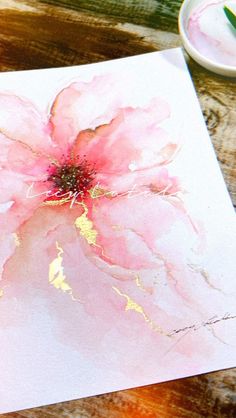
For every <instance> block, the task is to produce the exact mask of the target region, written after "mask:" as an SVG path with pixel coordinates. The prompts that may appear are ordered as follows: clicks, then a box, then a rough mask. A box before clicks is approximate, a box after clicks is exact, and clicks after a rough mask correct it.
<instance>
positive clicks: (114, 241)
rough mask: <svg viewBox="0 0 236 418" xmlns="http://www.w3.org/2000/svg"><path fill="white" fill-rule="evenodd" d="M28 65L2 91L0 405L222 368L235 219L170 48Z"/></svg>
mask: <svg viewBox="0 0 236 418" xmlns="http://www.w3.org/2000/svg"><path fill="white" fill-rule="evenodd" d="M132 60H133V63H135V64H136V65H137V74H136V75H135V76H134V75H133V71H131V68H130V64H132ZM153 65H156V66H157V69H158V68H159V70H161V72H160V74H162V77H160V74H159V75H158V72H156V73H155V71H154V73H153V75H152V77H151V80H150V81H148V78H149V75H150V69H151V68H152V66H153ZM168 71H169V72H168ZM173 72H174V74H175V76H176V77H177V78H179V87H178V86H176V84H175V86H174V87H173V85H170V81H169V80H170V79H171V74H173ZM29 73H30V76H29V78H30V80H31V81H30V82H29V81H28V84H27V83H25V84H24V83H23V82H22V80H23V81H24V80H25V81H26V77H27V73H26V72H23V73H18V74H17V73H15V74H5V75H4V74H3V75H2V83H3V84H4V86H5V85H7V88H4V89H3V88H1V84H0V88H1V89H0V90H1V91H0V105H1V106H0V108H1V111H0V141H1V142H0V190H1V194H0V231H1V232H0V233H1V236H0V272H1V280H0V315H1V324H0V338H1V344H0V345H1V349H0V352H1V356H2V358H3V359H4V361H3V365H2V366H1V383H0V409H1V412H5V411H10V410H14V409H20V408H24V407H29V406H36V405H41V404H45V403H52V402H57V401H62V400H66V399H72V398H76V397H77V398H78V397H82V396H88V395H93V394H98V393H103V392H106V391H112V390H117V389H123V388H127V387H132V386H138V385H144V384H148V383H154V382H158V381H164V380H169V379H172V378H177V377H183V376H188V375H192V374H196V373H201V372H204V371H210V370H215V369H217V368H222V367H231V366H233V363H235V344H236V335H235V319H236V310H235V306H236V305H235V296H236V292H235V291H236V289H235V283H234V280H233V279H234V271H233V254H234V253H235V234H234V231H235V230H234V226H235V216H234V212H233V208H232V205H231V203H230V199H229V197H228V195H227V192H226V189H225V186H224V182H223V180H222V176H221V173H220V171H219V168H218V166H217V163H216V161H215V157H214V153H213V151H212V149H211V146H210V141H209V138H208V137H207V132H206V128H205V126H204V122H203V120H202V118H201V112H200V109H199V107H198V103H197V100H196V97H195V95H194V90H193V87H192V85H191V82H190V80H189V75H188V72H187V70H186V67H185V64H184V61H183V58H182V54H181V52H180V50H178V49H177V50H172V51H168V52H166V53H154V54H147V55H145V56H140V57H134V58H128V59H124V60H117V61H116V62H110V63H109V62H107V63H102V64H96V65H92V66H84V67H76V68H71V69H58V70H42V71H37V72H29ZM165 73H166V76H165V79H166V82H164V83H163V79H164V74H165ZM4 77H5V78H4ZM37 77H39V78H40V77H43V79H44V80H46V79H47V80H48V81H47V83H48V84H50V83H51V88H49V89H48V87H47V85H46V86H44V88H43V92H45V93H42V94H41V95H40V93H39V91H40V90H39V89H40V88H41V86H40V85H39V80H37ZM168 77H169V79H168ZM13 78H14V80H16V81H15V83H16V84H15V87H14V83H13V84H12V80H13ZM140 80H142V82H140ZM172 84H173V83H172ZM177 84H178V83H177ZM19 85H20V87H19ZM26 85H28V88H27V86H26ZM181 85H182V86H185V89H186V91H187V93H186V98H184V99H183V98H182V92H181ZM17 86H18V87H17ZM153 86H155V87H153ZM167 86H169V87H167ZM171 87H173V89H177V90H176V91H175V94H174V95H171V90H168V89H170V88H171ZM34 89H35V91H34ZM178 89H179V90H178ZM21 90H22V91H23V93H24V91H25V94H23V93H22V92H21ZM46 91H47V93H46ZM31 94H32V97H30V95H31ZM49 95H50V97H49ZM42 96H43V98H42ZM173 97H174V99H173ZM185 100H186V103H185ZM187 101H189V103H190V105H189V108H187V107H186V104H187ZM183 109H186V115H185V114H184V113H183ZM188 112H189V115H190V116H188ZM191 124H192V125H191ZM191 126H192V129H191ZM199 138H201V139H199ZM216 189H217V190H218V193H215V190H216ZM219 202H220V203H219ZM222 214H224V215H223V217H222ZM217 219H218V220H219V219H220V222H219V221H217ZM222 258H223V259H222ZM233 327H234V328H233ZM233 329H234V332H233ZM16 388H18V389H17V393H18V395H16V394H15V392H16ZM13 394H14V395H13Z"/></svg>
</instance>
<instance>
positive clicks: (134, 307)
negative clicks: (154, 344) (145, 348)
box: [112, 286, 170, 337]
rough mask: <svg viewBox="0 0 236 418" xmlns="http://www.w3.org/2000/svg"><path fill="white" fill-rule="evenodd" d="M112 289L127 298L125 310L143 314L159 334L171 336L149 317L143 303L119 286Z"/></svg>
mask: <svg viewBox="0 0 236 418" xmlns="http://www.w3.org/2000/svg"><path fill="white" fill-rule="evenodd" d="M112 289H113V290H114V291H115V292H116V293H118V295H120V296H122V297H123V298H125V299H126V301H127V303H126V307H125V311H135V312H137V313H138V314H140V315H142V316H143V318H144V319H145V321H146V322H147V323H148V324H149V325H150V327H151V328H152V329H153V330H154V331H156V332H158V333H159V334H162V335H165V336H166V337H170V335H168V334H167V333H165V332H164V331H163V330H162V328H161V327H159V326H158V325H156V324H155V323H154V322H153V321H152V319H151V318H149V317H148V315H147V314H146V313H145V311H144V309H143V307H142V306H141V305H139V304H138V303H136V302H135V301H134V300H133V299H131V298H130V297H129V296H128V295H126V294H125V293H122V292H121V291H120V290H119V289H118V288H117V287H115V286H112Z"/></svg>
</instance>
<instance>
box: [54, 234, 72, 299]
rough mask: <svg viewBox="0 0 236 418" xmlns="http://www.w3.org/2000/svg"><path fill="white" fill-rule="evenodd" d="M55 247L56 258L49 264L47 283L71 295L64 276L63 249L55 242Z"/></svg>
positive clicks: (70, 289)
mask: <svg viewBox="0 0 236 418" xmlns="http://www.w3.org/2000/svg"><path fill="white" fill-rule="evenodd" d="M56 247H57V250H58V254H57V257H56V258H55V259H54V260H53V261H52V262H51V263H50V264H49V273H48V278H49V283H50V284H52V285H53V286H54V287H55V288H56V289H59V290H62V291H63V292H67V293H69V294H72V288H71V287H70V285H69V284H68V283H67V282H66V276H65V274H64V267H63V265H62V262H63V257H62V254H63V249H62V248H61V247H59V245H58V242H56Z"/></svg>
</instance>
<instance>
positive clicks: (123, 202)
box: [90, 193, 198, 269]
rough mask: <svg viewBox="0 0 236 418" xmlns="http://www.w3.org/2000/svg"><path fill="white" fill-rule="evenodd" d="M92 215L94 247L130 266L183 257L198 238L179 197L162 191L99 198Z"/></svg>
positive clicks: (106, 257)
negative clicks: (94, 234) (94, 236)
mask: <svg viewBox="0 0 236 418" xmlns="http://www.w3.org/2000/svg"><path fill="white" fill-rule="evenodd" d="M90 219H91V221H92V222H93V225H94V229H95V230H96V231H97V248H94V251H95V252H97V254H99V257H101V258H102V259H104V260H105V261H106V262H108V263H110V264H116V265H119V266H121V267H124V268H128V269H142V268H153V267H154V266H155V265H156V266H157V267H158V266H160V265H163V260H164V259H169V260H172V261H173V260H177V259H178V257H179V258H180V259H181V261H182V259H183V258H186V257H187V256H188V255H189V254H190V253H191V248H192V246H193V245H194V244H196V241H197V239H198V237H197V236H196V231H195V229H194V226H193V225H192V223H191V221H190V219H189V217H188V215H187V213H186V212H185V211H184V209H183V207H182V206H181V204H180V203H179V201H178V199H177V198H175V197H173V198H172V197H168V196H161V195H159V194H153V193H149V194H146V195H145V196H144V195H142V194H137V195H133V196H132V195H131V196H130V197H127V196H126V197H125V196H120V197H117V198H114V199H108V198H106V197H103V198H100V199H96V201H95V203H94V206H93V208H92V209H91V213H90ZM100 248H101V249H102V251H101V250H100Z"/></svg>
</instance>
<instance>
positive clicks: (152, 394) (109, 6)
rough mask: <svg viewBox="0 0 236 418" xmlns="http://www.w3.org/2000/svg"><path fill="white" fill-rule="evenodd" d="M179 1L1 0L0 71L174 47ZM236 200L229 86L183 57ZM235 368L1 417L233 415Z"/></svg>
mask: <svg viewBox="0 0 236 418" xmlns="http://www.w3.org/2000/svg"><path fill="white" fill-rule="evenodd" d="M180 4H181V1H179V0H171V1H168V0H164V1H159V0H105V1H103V0H95V1H94V0H36V1H35V0H1V1H0V13H1V26H0V70H1V71H8V70H24V69H32V68H45V67H58V66H66V65H76V64H84V63H90V62H97V61H102V60H107V59H111V58H120V57H126V56H129V55H135V54H139V53H144V52H150V51H156V50H161V49H165V48H171V47H175V46H179V45H181V41H180V38H179V36H178V28H177V16H178V10H179V7H180ZM188 63H189V68H190V72H191V74H192V77H193V81H194V84H195V87H196V90H197V93H198V97H199V100H200V103H201V106H202V110H203V113H204V115H205V118H206V122H207V126H208V129H209V132H210V135H211V138H212V141H213V144H214V147H215V150H216V153H217V156H218V160H219V162H220V165H221V168H222V170H223V174H224V177H225V181H226V183H227V186H228V189H229V191H230V194H231V197H232V200H233V202H234V204H236V182H235V179H236V164H235V162H236V134H235V131H236V106H235V104H236V84H235V81H233V80H227V79H225V78H222V77H219V76H216V75H214V74H212V73H210V72H208V71H206V70H204V69H203V68H201V67H200V66H198V65H197V64H195V63H194V62H193V61H192V60H189V59H188ZM235 389H236V369H235V370H227V371H222V372H216V373H210V374H206V375H202V376H198V377H193V378H188V379H182V380H178V381H174V382H168V383H163V384H158V385H152V386H147V387H145V388H139V389H132V390H128V391H123V392H117V393H115V394H108V395H103V396H97V397H94V398H87V399H82V400H78V401H71V402H65V403H62V404H58V405H52V406H49V407H43V408H36V409H34V410H27V411H22V412H18V413H12V414H8V415H1V416H2V417H12V418H20V417H30V418H39V417H40V418H49V417H50V418H52V417H55V418H63V417H67V418H71V417H73V418H80V417H81V418H90V417H93V418H144V417H145V418H154V417H158V418H159V417H191V418H198V417H209V418H213V417H227V418H230V417H235V416H236V394H235Z"/></svg>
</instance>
